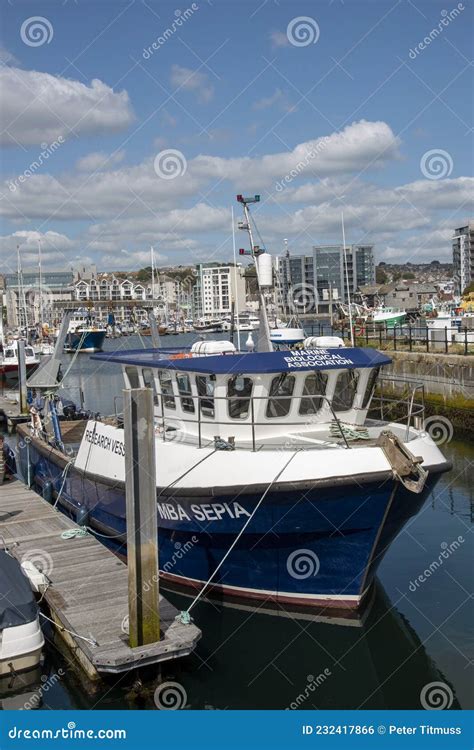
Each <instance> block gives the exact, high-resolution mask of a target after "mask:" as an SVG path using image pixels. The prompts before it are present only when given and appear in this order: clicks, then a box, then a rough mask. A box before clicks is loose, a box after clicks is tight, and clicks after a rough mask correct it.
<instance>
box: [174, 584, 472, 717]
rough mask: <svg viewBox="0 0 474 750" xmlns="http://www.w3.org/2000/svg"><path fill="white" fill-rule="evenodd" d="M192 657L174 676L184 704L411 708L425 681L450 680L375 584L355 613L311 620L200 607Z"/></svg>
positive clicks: (418, 703) (226, 706)
mask: <svg viewBox="0 0 474 750" xmlns="http://www.w3.org/2000/svg"><path fill="white" fill-rule="evenodd" d="M195 619H196V622H197V624H198V625H199V627H201V628H202V631H203V640H202V642H201V643H200V645H199V647H198V650H197V652H196V654H195V655H194V656H193V657H191V658H190V659H189V660H188V661H187V662H186V663H183V664H182V665H181V666H180V668H179V670H178V669H176V668H175V669H174V676H175V679H176V680H177V681H178V682H180V683H181V684H182V685H183V686H184V688H185V689H186V692H187V696H188V707H189V708H197V709H203V708H210V707H212V708H216V709H225V708H234V709H252V708H253V709H284V708H302V709H316V708H319V709H322V708H325V709H355V708H372V709H387V708H391V709H415V708H421V707H422V706H421V704H420V694H421V691H422V690H423V688H424V687H425V686H426V685H427V684H429V683H431V682H435V681H437V682H443V683H445V684H446V686H447V689H448V691H450V692H452V695H453V702H452V708H456V707H457V708H459V704H458V702H457V699H456V697H455V691H454V687H453V686H452V685H449V682H448V680H447V679H446V677H445V676H443V674H441V672H440V671H439V669H438V668H437V667H436V665H435V663H434V662H433V660H432V659H431V658H430V657H429V655H428V654H427V652H426V650H425V648H424V646H423V644H422V643H421V641H420V639H419V638H418V636H417V634H416V633H415V631H414V630H413V628H412V627H411V626H410V623H409V622H408V620H407V619H406V618H405V617H404V616H403V615H402V614H401V613H400V612H399V611H398V610H397V609H396V607H394V606H393V605H392V604H391V602H390V601H389V599H388V597H387V595H386V593H385V592H384V590H383V588H382V586H381V584H380V583H377V585H376V587H375V589H374V592H373V598H372V601H371V602H370V604H369V605H368V608H367V610H366V611H365V613H364V615H363V616H362V618H360V619H358V620H355V621H348V620H336V621H334V620H330V619H325V620H322V621H316V620H313V619H309V620H305V619H301V618H292V617H283V616H282V617H275V616H272V615H266V614H255V613H252V612H249V611H240V610H236V609H233V608H224V609H220V610H219V611H216V609H215V607H214V606H212V605H211V604H207V603H206V604H203V605H199V607H197V608H196V611H195Z"/></svg>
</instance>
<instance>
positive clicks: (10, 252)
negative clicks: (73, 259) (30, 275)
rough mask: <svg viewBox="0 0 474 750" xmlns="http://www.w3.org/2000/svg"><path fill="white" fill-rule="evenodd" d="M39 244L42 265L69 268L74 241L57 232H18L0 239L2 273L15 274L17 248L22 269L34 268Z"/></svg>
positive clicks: (74, 246) (74, 245)
mask: <svg viewBox="0 0 474 750" xmlns="http://www.w3.org/2000/svg"><path fill="white" fill-rule="evenodd" d="M39 242H41V259H42V262H43V263H44V265H54V266H55V267H56V268H58V269H60V268H69V264H70V256H71V253H72V252H73V251H74V250H75V248H76V243H75V241H74V240H71V239H70V238H69V237H68V236H67V235H65V234H60V233H59V232H52V231H47V232H37V231H34V230H20V231H18V232H13V233H12V234H9V235H5V236H3V237H0V258H1V263H2V271H6V272H8V273H14V272H16V270H17V247H19V248H20V254H21V261H22V266H23V268H27V267H29V266H30V267H32V266H34V267H36V265H37V263H38V244H39Z"/></svg>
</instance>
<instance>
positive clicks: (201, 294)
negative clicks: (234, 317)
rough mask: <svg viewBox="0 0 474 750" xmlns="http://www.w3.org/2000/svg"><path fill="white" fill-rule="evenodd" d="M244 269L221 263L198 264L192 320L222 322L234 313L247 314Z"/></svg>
mask: <svg viewBox="0 0 474 750" xmlns="http://www.w3.org/2000/svg"><path fill="white" fill-rule="evenodd" d="M244 273H245V269H244V268H243V267H242V266H231V265H224V264H223V265H221V264H220V263H199V264H198V265H197V280H196V284H195V286H194V289H193V317H194V318H195V319H197V318H201V317H204V318H223V317H225V316H226V315H229V313H230V312H231V310H232V301H234V303H235V306H236V308H237V309H238V310H245V276H244Z"/></svg>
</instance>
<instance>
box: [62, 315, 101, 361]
mask: <svg viewBox="0 0 474 750" xmlns="http://www.w3.org/2000/svg"><path fill="white" fill-rule="evenodd" d="M106 335H107V327H106V326H103V325H95V324H94V322H93V320H92V317H91V314H90V312H89V311H87V310H78V311H76V312H75V313H74V314H73V315H72V317H71V320H70V322H69V327H68V331H67V334H66V341H65V343H64V351H65V352H75V351H77V350H79V351H80V352H89V353H91V352H100V351H102V347H103V345H104V339H105V337H106Z"/></svg>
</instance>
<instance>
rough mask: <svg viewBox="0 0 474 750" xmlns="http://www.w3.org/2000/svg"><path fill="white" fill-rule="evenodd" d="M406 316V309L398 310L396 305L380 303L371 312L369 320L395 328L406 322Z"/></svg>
mask: <svg viewBox="0 0 474 750" xmlns="http://www.w3.org/2000/svg"><path fill="white" fill-rule="evenodd" d="M406 317H407V314H406V312H405V310H397V309H396V308H394V307H385V306H384V305H380V306H379V307H376V308H375V309H374V310H373V311H372V312H371V314H370V316H369V320H370V322H372V323H375V325H378V326H385V327H387V328H394V327H395V326H398V325H402V323H404V322H405V320H406Z"/></svg>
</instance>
